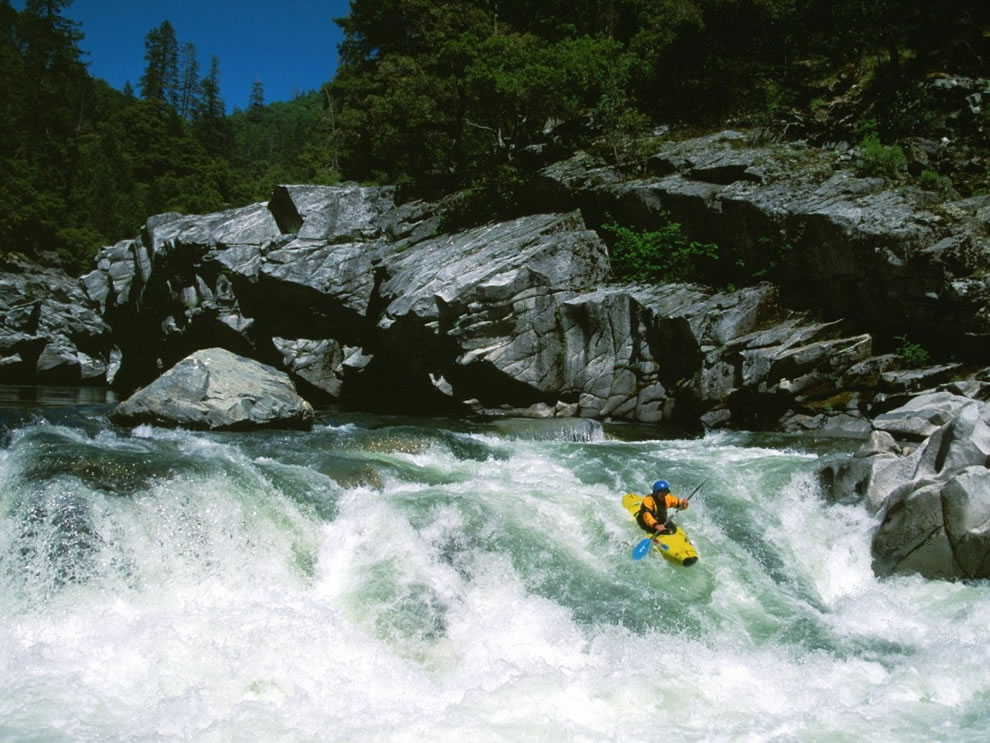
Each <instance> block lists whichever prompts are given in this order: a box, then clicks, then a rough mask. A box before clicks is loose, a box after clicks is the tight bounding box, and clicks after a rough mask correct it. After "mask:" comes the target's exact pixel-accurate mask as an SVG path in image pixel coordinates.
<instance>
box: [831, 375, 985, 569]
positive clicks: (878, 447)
mask: <svg viewBox="0 0 990 743" xmlns="http://www.w3.org/2000/svg"><path fill="white" fill-rule="evenodd" d="M966 391H970V392H976V393H977V394H981V395H982V387H980V386H977V387H971V388H968V389H967V390H966ZM958 392H959V390H958V389H956V390H955V391H952V390H947V389H942V390H934V391H931V392H929V393H927V394H924V395H921V396H919V397H917V398H915V399H914V400H912V401H910V402H909V403H907V404H906V405H904V406H902V407H901V408H898V409H896V410H893V411H890V412H889V413H886V414H884V415H883V416H880V417H879V418H878V419H877V421H875V424H876V425H878V428H877V429H876V430H875V431H874V433H873V434H872V435H871V437H870V439H869V440H868V441H867V442H866V443H865V444H864V445H863V446H862V447H861V448H860V450H859V451H858V452H857V454H856V456H855V457H853V458H852V459H851V460H849V461H847V462H843V463H840V464H837V465H829V466H827V467H825V468H823V470H822V471H821V473H820V474H821V478H822V482H823V485H824V490H825V492H826V495H827V497H829V498H830V499H832V500H836V501H847V502H849V501H857V500H861V501H863V502H864V503H865V505H866V506H867V508H869V509H870V510H871V511H872V512H875V513H876V514H877V515H878V518H879V526H878V528H877V531H876V533H875V534H874V537H873V546H872V550H873V568H874V571H875V572H876V573H877V574H878V575H881V576H885V575H892V574H911V573H920V574H921V575H924V576H925V577H929V578H950V579H952V578H990V469H988V467H990V426H988V424H987V421H988V420H990V406H988V405H987V404H986V403H985V402H983V401H981V400H977V399H973V398H971V397H966V396H965V395H961V394H958ZM892 432H893V433H896V434H904V435H905V437H906V438H908V439H912V438H913V439H917V437H918V436H920V435H923V434H925V432H927V435H925V438H924V439H923V440H922V441H921V442H920V443H919V444H918V445H917V446H916V447H913V446H910V445H908V446H903V447H902V446H901V445H900V444H898V443H897V441H896V440H895V436H894V435H893V434H892Z"/></svg>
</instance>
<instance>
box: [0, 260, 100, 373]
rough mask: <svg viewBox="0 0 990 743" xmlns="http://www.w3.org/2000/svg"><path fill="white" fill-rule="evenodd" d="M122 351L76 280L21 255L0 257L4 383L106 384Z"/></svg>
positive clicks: (0, 359)
mask: <svg viewBox="0 0 990 743" xmlns="http://www.w3.org/2000/svg"><path fill="white" fill-rule="evenodd" d="M118 360H119V353H118V352H116V350H115V349H114V347H113V340H112V336H111V328H110V326H109V325H108V324H107V323H106V322H105V321H104V320H103V318H102V317H101V316H100V313H99V308H98V306H97V305H96V304H95V303H94V302H92V301H91V300H90V299H89V298H88V297H87V296H86V294H85V293H84V291H83V290H82V287H81V286H80V285H79V282H78V281H75V280H74V279H72V278H70V277H69V276H67V275H66V274H65V273H64V272H63V271H61V270H59V269H55V268H48V267H44V266H39V265H37V264H36V263H33V262H32V261H29V260H27V259H25V258H23V257H20V256H6V257H4V258H2V259H0V383H2V384H73V385H76V384H78V385H94V384H95V385H103V384H106V382H107V381H108V380H109V381H113V378H114V374H115V372H116V364H117V362H118Z"/></svg>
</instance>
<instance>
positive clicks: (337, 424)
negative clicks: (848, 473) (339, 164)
mask: <svg viewBox="0 0 990 743" xmlns="http://www.w3.org/2000/svg"><path fill="white" fill-rule="evenodd" d="M107 410H108V405H107V403H106V402H105V401H101V400H99V399H96V398H94V399H79V398H75V399H73V398H72V396H71V395H67V396H66V397H65V398H59V397H58V396H57V395H56V396H54V397H52V396H49V397H47V398H45V399H43V400H31V401H25V399H24V398H23V397H21V398H17V399H9V398H8V399H6V401H5V402H3V404H2V405H0V425H2V427H0V444H2V449H0V740H3V741H248V740H251V741H314V742H315V741H354V742H355V743H365V742H366V741H369V740H376V741H423V740H428V741H432V742H435V743H440V742H446V741H450V742H451V743H454V742H456V743H464V741H471V742H472V743H486V742H488V741H492V742H495V741H505V742H507V743H508V742H510V741H512V742H519V741H527V742H528V741H561V742H567V743H571V742H582V741H587V742H597V741H616V742H617V743H626V742H627V741H642V742H644V743H646V742H648V741H675V740H676V741H754V742H756V741H760V742H762V741H801V742H804V741H822V742H825V741H828V743H837V742H840V741H863V740H871V741H931V740H940V741H981V742H982V741H984V740H986V739H988V736H990V673H988V672H987V668H988V667H990V594H988V591H987V588H988V587H987V585H986V583H983V582H976V583H962V582H959V583H948V582H938V581H928V580H924V579H921V578H918V577H897V578H892V579H885V580H878V579H877V578H875V577H874V576H873V574H872V571H871V569H870V534H871V530H872V529H873V528H874V527H875V522H874V519H873V518H872V517H870V516H868V515H867V514H866V513H865V511H864V510H863V509H861V508H859V507H857V506H847V505H829V504H826V503H825V502H824V501H823V499H822V497H821V495H820V493H819V489H818V486H817V484H816V481H815V477H814V472H815V469H816V467H817V466H818V465H819V464H820V463H821V461H823V460H824V459H826V458H828V457H836V456H845V455H846V454H847V453H848V452H850V451H852V450H853V448H854V447H853V445H852V444H850V443H849V442H842V441H835V440H823V439H810V438H798V437H788V436H783V435H766V434H763V435H757V434H752V433H710V434H708V435H706V436H704V437H702V438H692V437H687V436H684V437H680V436H678V435H677V434H676V433H675V434H671V433H663V434H662V435H661V431H660V429H650V428H647V427H631V426H605V427H602V426H600V425H598V424H593V423H591V422H590V421H563V422H561V421H546V422H539V421H535V422H525V421H505V422H501V423H493V422H471V421H463V420H449V419H431V420H422V419H411V418H398V417H384V416H367V415H357V414H344V413H335V412H330V411H323V412H320V413H319V414H318V416H317V422H316V425H315V426H314V428H313V430H312V431H310V432H258V433H239V434H222V433H193V432H187V431H171V430H162V429H155V428H151V427H148V426H140V427H137V428H135V429H120V428H114V427H112V426H110V425H109V424H108V423H107V420H106V417H105V414H106V412H107ZM661 477H662V478H664V479H666V480H669V481H670V482H671V484H672V486H673V489H674V492H675V493H679V494H681V495H686V494H687V493H688V492H690V490H691V489H692V488H693V487H694V486H695V485H697V484H698V483H701V482H702V481H704V480H705V479H706V478H711V479H710V480H709V481H708V483H707V484H706V485H705V487H704V488H702V490H701V491H700V492H699V493H698V495H696V496H695V497H694V498H693V499H692V501H691V507H690V508H689V509H688V510H687V511H685V512H684V513H683V514H681V515H680V516H679V517H678V521H679V523H680V525H681V526H682V528H684V529H685V530H686V532H687V533H688V534H689V535H690V537H691V538H692V540H693V541H694V543H695V545H696V547H697V549H698V552H699V553H700V555H701V558H700V560H699V562H698V563H697V564H695V565H694V566H692V567H690V568H681V567H677V566H673V565H671V564H668V563H666V562H665V561H664V560H663V559H662V558H660V557H658V556H657V555H655V554H654V555H650V556H648V557H647V558H646V559H643V560H640V561H636V560H633V559H632V556H631V551H632V548H633V546H634V545H635V544H636V543H637V542H638V541H639V539H640V538H641V534H640V532H639V531H638V529H637V528H636V527H635V525H634V524H633V523H632V521H631V520H630V518H629V516H628V514H627V513H626V512H625V511H624V510H623V509H622V507H621V503H620V499H621V495H622V493H623V492H626V491H638V492H641V493H642V492H644V491H645V490H646V489H647V488H648V487H649V484H650V483H651V482H652V481H653V480H655V479H657V478H661Z"/></svg>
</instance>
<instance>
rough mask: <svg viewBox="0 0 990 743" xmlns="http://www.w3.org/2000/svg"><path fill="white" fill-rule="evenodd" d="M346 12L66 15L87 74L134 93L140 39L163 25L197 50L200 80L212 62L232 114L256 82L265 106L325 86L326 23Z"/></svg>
mask: <svg viewBox="0 0 990 743" xmlns="http://www.w3.org/2000/svg"><path fill="white" fill-rule="evenodd" d="M14 5H15V7H18V8H22V7H23V2H18V3H14ZM349 8H350V2H349V0H322V1H321V0H238V1H235V2H231V0H224V1H223V2H221V1H220V0H168V1H167V2H154V1H153V0H74V1H73V2H72V4H71V5H70V6H69V7H68V8H67V9H66V11H65V15H67V16H68V17H69V18H71V19H72V20H74V21H77V22H79V23H80V24H81V29H80V30H81V31H82V32H83V34H85V38H84V39H83V40H82V41H81V42H80V43H79V47H80V48H81V49H82V50H83V51H84V52H88V54H87V55H86V56H85V57H84V59H85V61H87V62H88V63H89V73H90V75H91V76H93V77H100V78H103V79H104V80H106V81H107V82H108V83H110V85H112V86H113V87H115V88H117V89H121V88H123V86H124V83H125V82H126V81H128V80H129V81H130V82H131V85H132V86H133V87H134V89H135V91H136V92H138V80H139V79H140V77H141V73H142V72H143V71H144V37H145V36H146V35H147V33H148V32H149V31H150V30H152V29H153V28H157V27H158V26H159V25H161V22H162V21H164V20H166V19H167V20H168V21H169V23H171V24H172V26H173V28H175V36H176V39H177V41H178V42H179V46H180V48H181V47H182V45H183V44H185V43H186V42H188V41H191V42H192V43H193V44H194V45H195V46H196V56H197V59H198V60H199V69H200V74H201V75H203V74H205V73H206V72H207V71H208V70H209V66H210V56H211V55H216V57H217V59H218V60H219V61H220V93H221V95H222V96H223V99H224V102H225V104H226V106H227V113H231V112H232V111H233V110H234V108H235V107H236V108H240V109H245V108H247V104H248V97H249V96H250V94H251V85H252V83H253V82H254V80H255V79H259V80H261V82H262V85H264V89H265V102H266V103H273V102H275V101H286V100H291V99H292V98H293V96H294V95H295V94H296V93H305V92H308V91H310V90H318V89H319V88H320V86H321V85H322V84H323V83H324V82H326V81H327V80H329V79H331V78H332V77H333V74H334V70H335V69H336V64H337V44H338V42H339V41H340V40H341V32H340V28H338V27H337V25H336V24H335V23H334V22H333V19H334V18H338V17H340V16H344V15H347V14H348V12H349Z"/></svg>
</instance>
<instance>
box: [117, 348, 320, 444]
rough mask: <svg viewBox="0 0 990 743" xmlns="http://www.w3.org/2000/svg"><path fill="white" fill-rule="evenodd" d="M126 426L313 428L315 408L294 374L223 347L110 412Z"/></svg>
mask: <svg viewBox="0 0 990 743" xmlns="http://www.w3.org/2000/svg"><path fill="white" fill-rule="evenodd" d="M110 419H111V420H112V421H113V422H114V423H118V424H121V425H137V424H140V423H151V424H154V425H160V426H170V427H182V428H195V429H209V430H235V431H236V430H246V429H251V428H304V429H305V428H309V427H310V426H311V425H312V423H313V406H312V405H310V404H309V403H308V402H306V401H305V400H304V399H302V398H301V397H300V396H299V395H298V394H296V390H295V387H294V386H293V384H292V381H291V380H290V379H289V377H288V375H286V374H285V373H284V372H280V371H278V370H277V369H273V368H272V367H270V366H266V365H264V364H260V363H258V362H257V361H254V360H252V359H245V358H242V357H239V356H236V355H235V354H232V353H230V352H229V351H226V350H224V349H222V348H208V349H204V350H202V351H197V352H196V353H194V354H192V355H191V356H189V357H188V358H186V359H183V360H182V361H180V362H179V363H178V364H176V365H175V366H174V367H172V368H171V369H169V370H168V371H167V372H165V373H164V374H163V375H162V376H161V377H159V378H158V379H156V380H155V381H154V382H152V383H151V384H150V385H148V386H147V387H145V388H143V389H140V390H138V391H137V392H135V393H134V394H133V395H131V396H130V397H129V398H128V399H127V400H125V401H124V402H122V403H120V404H119V405H118V406H117V407H116V408H114V409H113V410H112V411H111V413H110Z"/></svg>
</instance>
